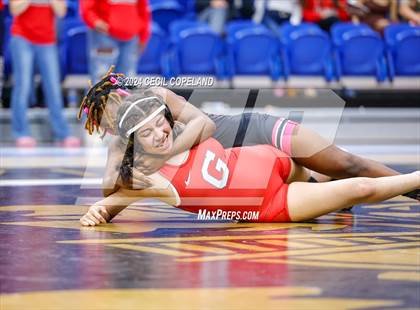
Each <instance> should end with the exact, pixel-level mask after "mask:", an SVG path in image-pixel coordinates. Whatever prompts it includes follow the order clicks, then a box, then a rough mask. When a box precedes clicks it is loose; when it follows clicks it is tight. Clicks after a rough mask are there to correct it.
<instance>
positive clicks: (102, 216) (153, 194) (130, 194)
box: [80, 184, 176, 226]
mask: <svg viewBox="0 0 420 310" xmlns="http://www.w3.org/2000/svg"><path fill="white" fill-rule="evenodd" d="M145 198H153V199H158V200H161V201H163V202H165V203H167V204H171V205H173V204H175V203H176V202H175V201H176V198H175V196H174V192H173V191H172V189H171V188H170V187H169V186H167V184H166V185H165V186H163V185H159V186H156V187H153V188H147V189H142V190H128V189H122V188H120V189H118V191H116V192H114V193H113V194H111V195H109V196H108V197H106V198H104V199H102V200H100V201H98V202H96V203H95V204H94V205H92V206H91V207H90V208H89V210H88V211H87V212H86V214H85V215H83V217H82V218H81V219H80V223H81V224H82V225H83V226H95V225H99V224H101V223H106V222H109V221H111V219H113V218H114V217H115V216H116V215H117V214H118V213H120V212H121V211H122V210H124V209H125V208H126V207H127V206H129V205H130V204H132V203H133V202H136V201H139V200H142V199H145Z"/></svg>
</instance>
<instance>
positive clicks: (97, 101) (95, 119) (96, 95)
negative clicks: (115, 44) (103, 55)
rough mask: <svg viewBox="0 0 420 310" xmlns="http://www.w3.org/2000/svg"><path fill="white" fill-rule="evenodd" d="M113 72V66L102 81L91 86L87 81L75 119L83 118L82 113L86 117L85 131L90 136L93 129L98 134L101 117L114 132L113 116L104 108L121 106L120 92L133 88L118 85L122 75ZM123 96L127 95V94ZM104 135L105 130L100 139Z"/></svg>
mask: <svg viewBox="0 0 420 310" xmlns="http://www.w3.org/2000/svg"><path fill="white" fill-rule="evenodd" d="M113 70H114V66H111V68H110V69H109V70H108V72H107V73H106V74H105V75H104V76H103V77H102V79H101V80H100V81H99V82H98V83H96V84H95V85H93V86H92V84H91V82H90V81H89V84H90V85H89V86H90V88H89V91H88V92H87V94H86V96H85V97H84V98H83V100H82V103H81V104H80V109H79V113H78V115H77V118H78V119H79V120H80V119H81V118H82V116H83V113H84V114H86V115H87V119H86V123H85V129H86V130H87V131H88V132H89V134H90V135H91V134H92V133H93V132H94V130H95V129H96V131H97V132H100V130H99V126H100V124H101V120H102V118H103V117H105V119H106V121H107V123H108V124H109V125H110V126H111V129H112V130H113V131H116V130H115V129H116V128H115V116H113V115H110V113H109V112H108V111H107V110H106V109H105V107H106V105H107V103H109V102H115V103H117V104H118V105H121V103H122V98H121V95H120V92H121V91H123V90H124V89H133V88H134V87H130V86H124V85H120V83H118V81H119V80H120V79H122V78H124V74H122V73H113V72H112V71H113ZM115 91H116V92H115ZM123 92H124V91H123ZM125 94H127V95H128V93H125ZM105 134H106V130H105V131H104V132H103V135H102V137H103V136H105Z"/></svg>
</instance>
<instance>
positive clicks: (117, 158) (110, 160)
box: [102, 136, 152, 197]
mask: <svg viewBox="0 0 420 310" xmlns="http://www.w3.org/2000/svg"><path fill="white" fill-rule="evenodd" d="M125 150H126V144H125V143H124V142H123V140H122V138H121V137H119V136H114V137H112V139H111V142H110V144H109V146H108V157H107V162H106V166H105V174H104V177H103V181H102V194H103V196H104V197H108V196H109V195H111V194H112V193H115V192H116V191H117V190H118V189H120V188H121V187H124V188H126V187H128V186H129V187H130V188H131V187H132V188H135V189H143V188H148V187H150V186H152V183H151V180H150V178H148V177H147V176H145V175H144V174H143V173H142V172H141V171H140V170H139V169H133V179H132V184H130V185H124V184H123V182H122V180H121V175H120V167H121V164H122V161H123V158H124V153H125Z"/></svg>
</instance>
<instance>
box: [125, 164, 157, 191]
mask: <svg viewBox="0 0 420 310" xmlns="http://www.w3.org/2000/svg"><path fill="white" fill-rule="evenodd" d="M151 186H153V183H152V180H151V179H150V178H149V177H147V176H145V175H144V173H143V172H142V171H140V170H139V169H137V168H133V184H132V186H131V188H130V189H145V188H148V187H151Z"/></svg>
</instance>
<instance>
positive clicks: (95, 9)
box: [80, 0, 151, 82]
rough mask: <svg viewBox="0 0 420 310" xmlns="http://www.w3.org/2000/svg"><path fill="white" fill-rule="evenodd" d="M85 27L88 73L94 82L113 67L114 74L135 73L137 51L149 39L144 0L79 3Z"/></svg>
mask: <svg viewBox="0 0 420 310" xmlns="http://www.w3.org/2000/svg"><path fill="white" fill-rule="evenodd" d="M80 8H81V15H82V18H83V20H84V21H85V22H86V24H87V25H88V27H89V32H88V55H89V74H90V76H91V79H92V81H94V82H96V81H98V80H100V78H101V77H102V76H103V75H104V74H105V73H106V72H107V71H108V69H109V67H110V66H111V65H115V67H116V68H115V70H116V72H120V73H124V74H125V75H127V76H133V75H135V74H136V71H137V70H136V69H137V62H138V59H139V55H140V52H141V51H142V50H143V49H144V47H145V45H146V44H147V41H148V39H149V36H150V23H151V16H150V10H149V5H148V2H147V0H119V1H114V0H81V2H80Z"/></svg>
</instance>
